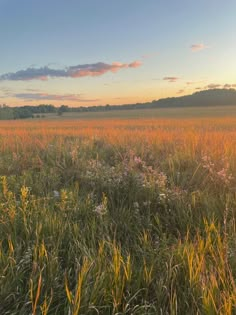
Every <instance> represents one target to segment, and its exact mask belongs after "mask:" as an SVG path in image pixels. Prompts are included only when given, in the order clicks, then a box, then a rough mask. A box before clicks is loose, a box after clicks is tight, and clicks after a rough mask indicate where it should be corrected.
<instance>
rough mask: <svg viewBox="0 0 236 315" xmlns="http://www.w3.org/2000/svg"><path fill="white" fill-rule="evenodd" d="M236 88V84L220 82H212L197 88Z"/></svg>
mask: <svg viewBox="0 0 236 315" xmlns="http://www.w3.org/2000/svg"><path fill="white" fill-rule="evenodd" d="M233 88H236V84H228V83H225V84H219V83H210V84H208V85H205V86H203V87H197V88H195V89H196V90H206V89H233Z"/></svg>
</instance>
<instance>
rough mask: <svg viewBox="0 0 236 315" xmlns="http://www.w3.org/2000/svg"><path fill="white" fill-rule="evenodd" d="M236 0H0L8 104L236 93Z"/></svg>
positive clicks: (1, 78)
mask: <svg viewBox="0 0 236 315" xmlns="http://www.w3.org/2000/svg"><path fill="white" fill-rule="evenodd" d="M235 13H236V1H235V0H225V1H222V0H198V1H196V0H40V1H39V0H20V1H19V0H0V104H7V105H9V106H21V105H37V104H53V105H55V106H60V105H62V104H65V105H69V106H75V107H77V106H94V105H106V104H127V103H138V102H147V101H152V100H157V99H160V98H164V97H172V96H181V95H187V94H191V93H194V92H197V91H200V90H204V89H209V88H223V87H224V88H236V57H235V56H236V36H235V31H236V18H235Z"/></svg>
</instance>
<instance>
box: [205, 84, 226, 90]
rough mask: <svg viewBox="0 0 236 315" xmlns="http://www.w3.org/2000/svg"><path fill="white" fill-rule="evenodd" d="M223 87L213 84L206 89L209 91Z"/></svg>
mask: <svg viewBox="0 0 236 315" xmlns="http://www.w3.org/2000/svg"><path fill="white" fill-rule="evenodd" d="M221 86H222V85H221V84H215V83H211V84H208V85H207V86H205V88H207V89H217V88H220V87H221Z"/></svg>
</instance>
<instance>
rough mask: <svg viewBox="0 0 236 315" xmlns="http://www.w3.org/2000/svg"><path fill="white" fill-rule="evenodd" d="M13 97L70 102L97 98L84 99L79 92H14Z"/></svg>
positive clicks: (94, 100)
mask: <svg viewBox="0 0 236 315" xmlns="http://www.w3.org/2000/svg"><path fill="white" fill-rule="evenodd" d="M12 96H13V97H16V98H19V99H23V100H25V101H70V102H97V101H100V100H99V99H84V98H82V97H81V95H80V94H63V95H57V94H48V93H16V94H13V95H12Z"/></svg>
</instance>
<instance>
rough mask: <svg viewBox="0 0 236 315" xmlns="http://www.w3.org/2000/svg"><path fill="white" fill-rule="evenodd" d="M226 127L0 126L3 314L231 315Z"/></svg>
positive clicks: (230, 148)
mask: <svg viewBox="0 0 236 315" xmlns="http://www.w3.org/2000/svg"><path fill="white" fill-rule="evenodd" d="M235 123H236V120H235V119H234V118H232V119H224V120H222V119H214V120H213V119H209V120H207V121H204V120H201V121H199V120H197V119H195V120H191V121H189V120H186V121H184V120H182V121H178V120H158V119H156V120H129V121H127V120H114V121H112V122H111V121H109V120H103V121H99V120H97V121H89V120H88V121H79V122H78V121H73V120H72V121H60V122H55V121H54V122H53V121H51V122H50V121H48V122H46V123H45V122H44V123H41V122H34V123H31V122H26V123H24V124H22V123H18V122H13V123H11V125H9V124H6V123H1V126H0V143H1V147H0V151H1V152H0V153H1V155H0V173H1V176H2V177H1V181H0V314H11V315H12V314H73V315H75V314H140V315H141V314H222V315H225V314H226V315H227V314H235V313H236V306H235V305H236V284H235V277H236V226H235V215H236V179H235V176H236V175H235V174H236V172H235V171H236V142H235V138H236V137H235V136H236V127H235V126H236V124H235Z"/></svg>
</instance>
